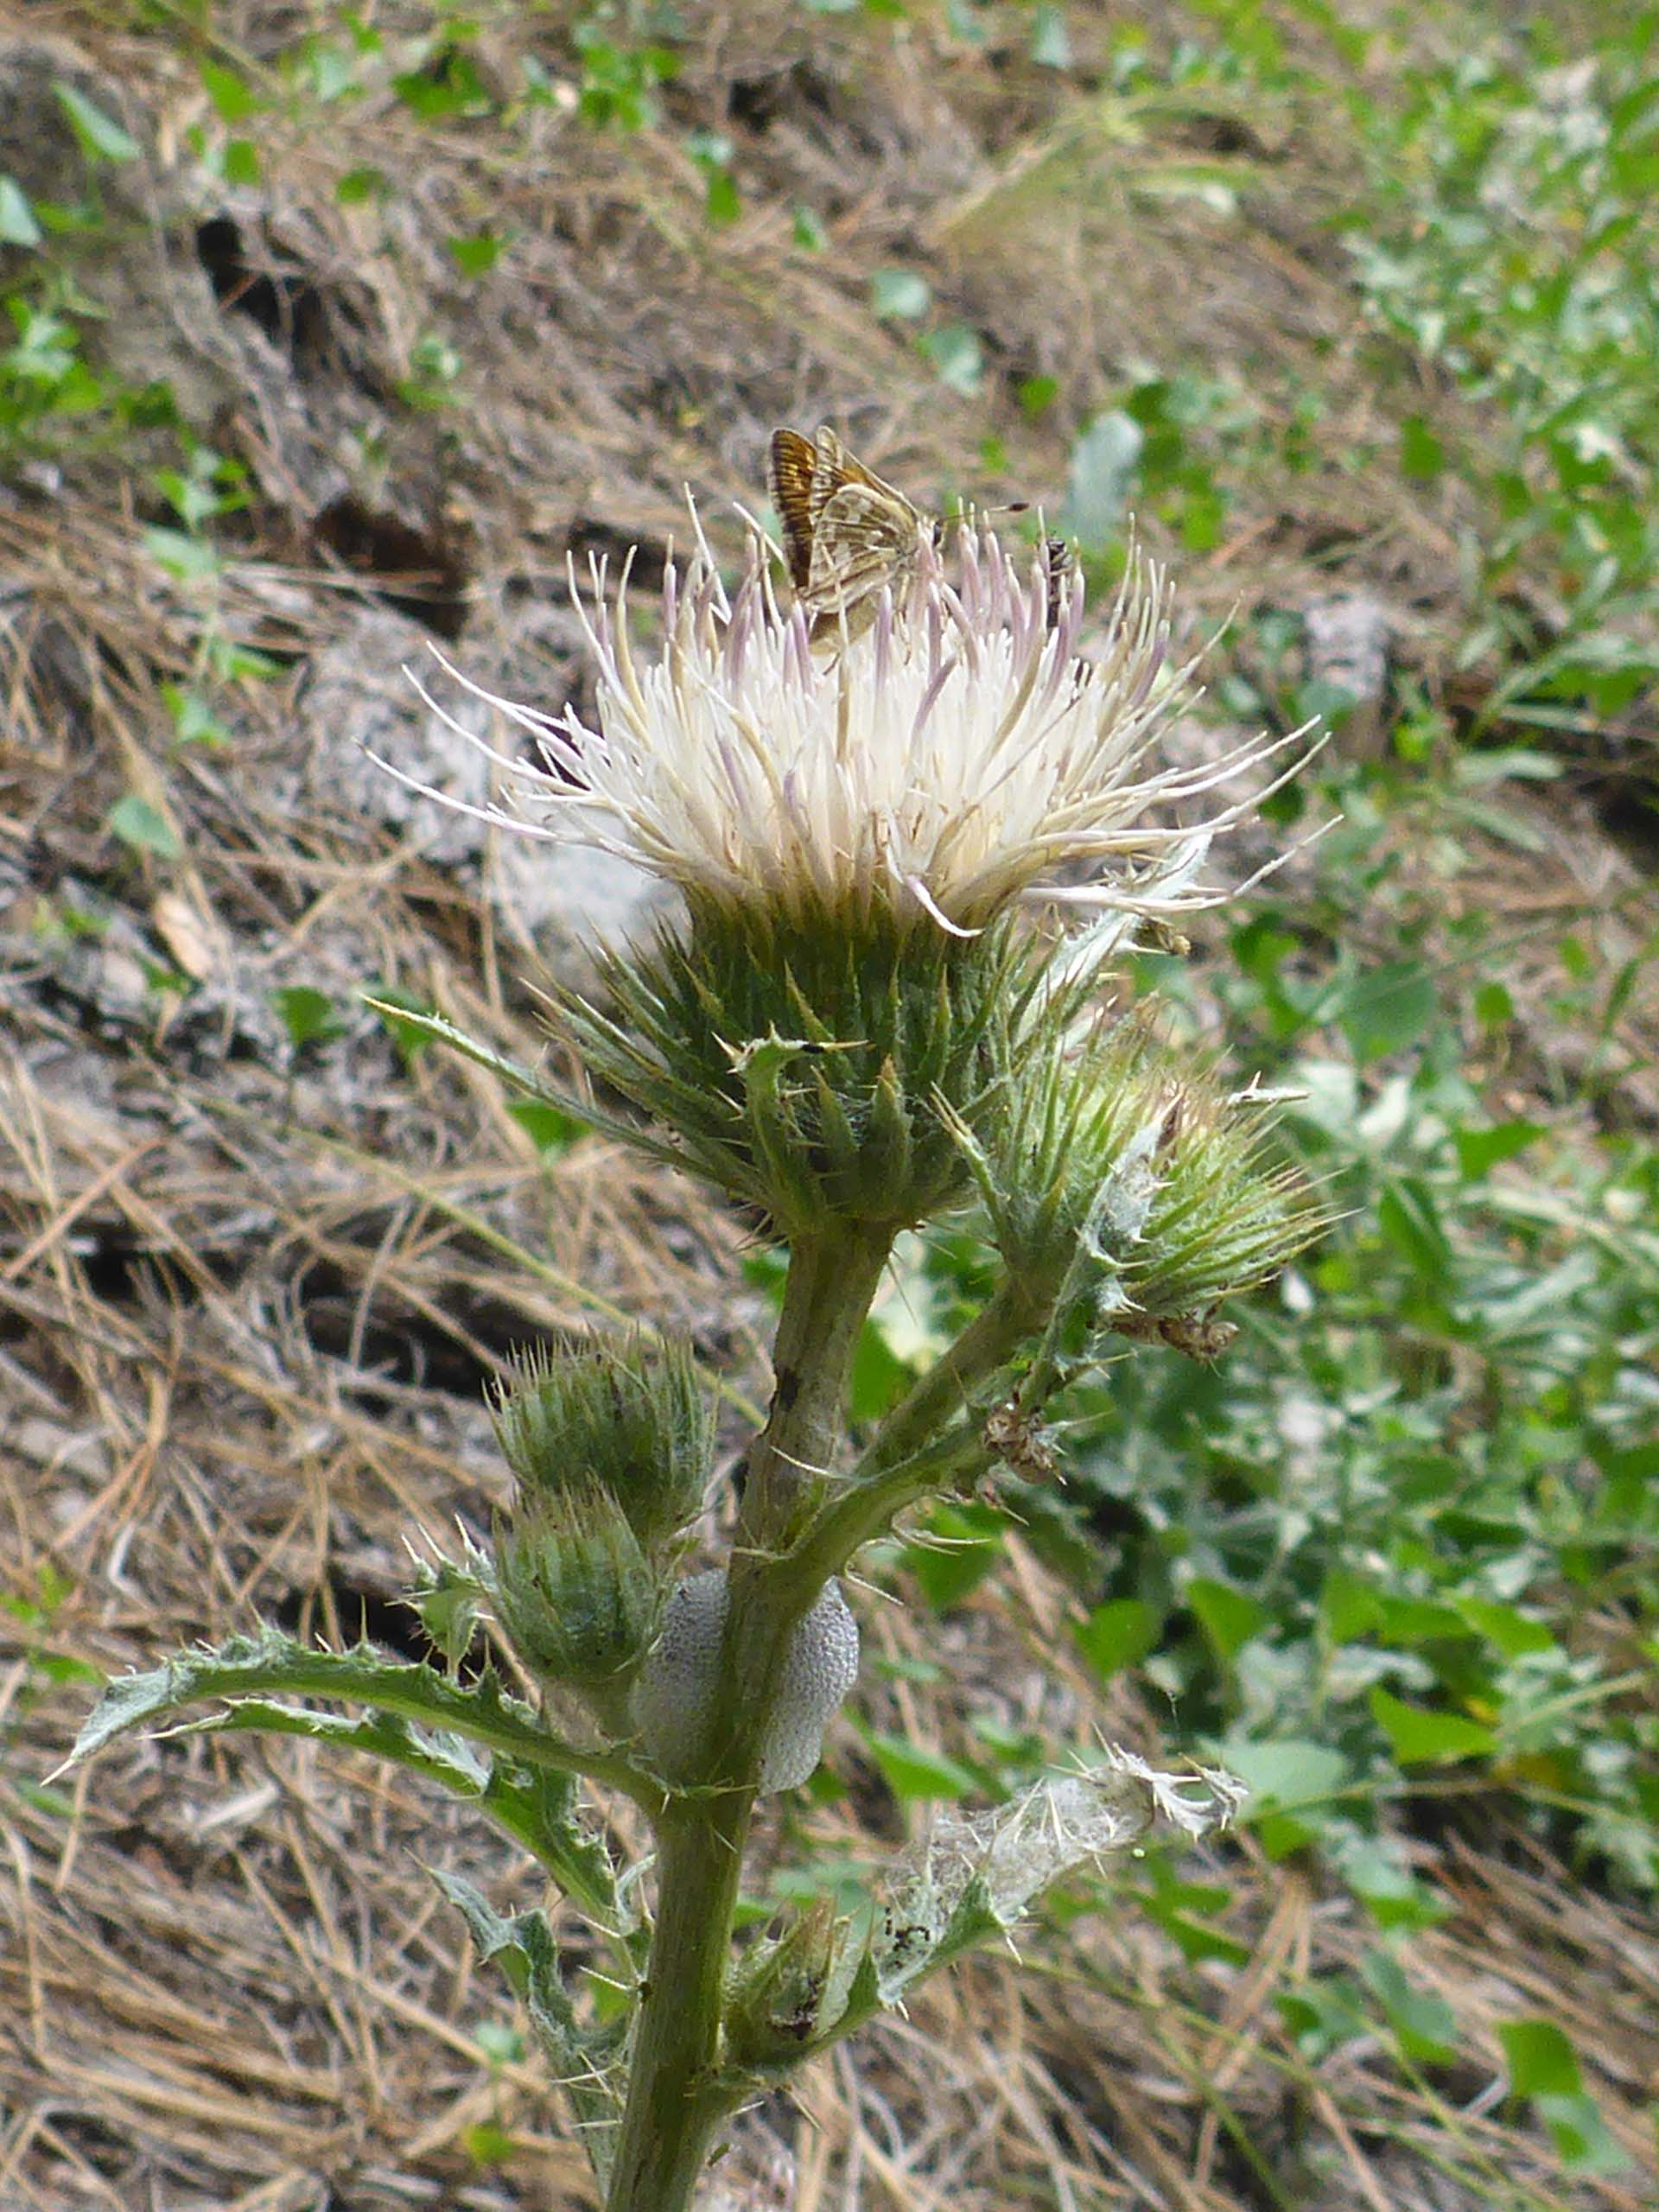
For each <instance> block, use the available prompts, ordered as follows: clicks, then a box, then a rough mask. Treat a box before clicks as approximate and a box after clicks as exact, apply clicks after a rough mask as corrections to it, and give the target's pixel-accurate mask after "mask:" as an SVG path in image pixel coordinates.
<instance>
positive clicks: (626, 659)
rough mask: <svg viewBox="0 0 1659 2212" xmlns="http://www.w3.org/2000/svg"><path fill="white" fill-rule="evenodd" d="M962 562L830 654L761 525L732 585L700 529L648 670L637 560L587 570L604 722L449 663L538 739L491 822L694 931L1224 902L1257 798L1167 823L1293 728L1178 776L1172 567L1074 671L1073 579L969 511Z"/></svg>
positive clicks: (675, 579) (1179, 690)
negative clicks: (556, 844)
mask: <svg viewBox="0 0 1659 2212" xmlns="http://www.w3.org/2000/svg"><path fill="white" fill-rule="evenodd" d="M694 520H695V510H694ZM957 554H958V558H957V563H956V564H955V565H956V569H957V579H956V581H955V582H952V581H950V578H949V577H948V576H947V575H946V572H945V569H944V564H943V563H942V562H941V560H940V559H939V557H938V555H937V554H936V553H935V552H934V551H933V550H932V549H931V547H924V548H923V549H922V550H921V553H920V556H919V558H918V564H917V572H916V575H915V576H914V579H913V581H912V583H911V584H910V586H909V588H908V589H907V590H906V592H905V593H904V594H903V595H902V597H901V598H900V599H899V601H896V602H895V601H894V600H893V596H892V595H891V594H884V595H883V597H882V600H881V601H880V606H879V607H878V610H877V612H876V614H875V617H874V620H873V621H872V622H871V623H870V624H869V626H868V628H867V629H865V630H864V632H862V634H861V635H858V636H850V635H848V636H843V637H842V639H841V640H840V641H839V644H838V645H837V646H836V650H834V651H833V652H831V653H829V655H828V656H826V655H825V654H824V653H823V652H822V651H821V650H820V651H819V652H816V653H815V652H814V651H813V649H812V644H811V639H810V623H809V620H808V617H807V615H806V614H805V613H804V612H803V610H802V609H801V608H800V607H798V606H790V607H785V606H783V605H782V604H780V602H779V599H778V597H777V595H776V594H775V592H774V589H773V587H772V578H771V571H770V568H769V564H768V560H767V556H766V547H765V544H764V542H763V541H762V540H760V538H759V537H751V539H750V541H749V545H748V551H747V563H746V566H745V569H744V572H743V575H742V577H741V581H740V582H739V584H738V586H737V588H736V591H735V593H734V594H733V595H732V596H730V597H729V598H728V594H727V593H726V590H725V588H724V587H723V586H722V584H721V580H720V575H719V573H718V570H717V569H716V567H715V563H714V560H713V557H712V556H711V555H710V553H709V549H708V547H707V544H706V543H705V542H704V541H703V540H702V536H701V531H700V530H699V534H698V548H697V551H696V555H695V556H694V557H693V559H692V561H691V563H690V567H689V569H687V570H686V571H685V573H684V574H683V575H682V574H681V572H680V571H679V570H678V569H677V568H676V566H675V565H674V564H673V563H672V562H671V563H670V565H669V568H668V570H667V574H666V576H665V579H664V586H663V594H662V612H661V633H662V640H663V642H662V645H661V649H660V652H659V653H658V657H657V658H656V659H655V660H653V661H651V662H648V663H647V662H642V661H641V660H640V659H639V658H636V656H635V653H634V651H633V647H632V643H631V640H630V636H629V627H630V614H629V607H628V592H627V571H626V568H625V569H624V572H623V575H622V579H621V581H620V583H619V585H618V586H617V588H616V590H615V592H614V594H613V595H609V594H607V584H606V576H605V570H604V569H603V566H602V565H601V564H595V565H594V568H593V569H592V571H591V585H592V589H591V601H592V604H591V607H588V608H583V609H582V621H583V626H584V627H585V628H586V630H587V633H588V641H589V644H590V645H591V647H592V649H593V652H594V656H595V658H596V660H597V663H598V668H599V685H598V702H597V716H596V719H597V722H598V727H597V728H592V729H590V728H588V727H586V726H585V725H584V724H583V723H582V721H580V720H579V719H578V718H577V716H576V715H575V713H574V711H571V710H569V709H567V711H566V712H565V713H564V714H563V715H560V716H553V715H547V714H543V713H542V712H540V711H539V710H537V709H535V708H532V707H527V706H522V705H518V704H515V703H513V702H511V701H509V700H505V699H501V698H499V697H497V696H495V695H494V694H493V693H490V692H486V691H483V690H480V687H478V686H477V685H475V684H473V683H469V682H468V680H467V678H466V677H464V676H462V675H461V673H460V671H457V670H454V669H453V668H452V667H450V665H449V664H448V662H447V661H446V662H443V666H444V667H445V669H446V671H448V673H449V674H450V675H451V676H453V677H455V679H456V680H457V681H458V682H459V683H461V684H462V685H463V686H464V688H465V689H467V690H469V691H471V692H473V693H474V695H475V696H478V697H480V698H481V699H484V700H485V701H486V702H488V703H489V704H490V705H492V706H493V707H495V708H497V709H499V710H500V711H501V712H503V713H504V714H505V715H507V716H509V717H510V718H511V719H512V721H515V722H517V723H518V724H519V725H520V726H522V727H523V728H526V729H528V730H529V731H530V732H531V733H532V734H533V735H534V736H535V738H536V740H537V752H538V755H539V759H538V760H537V761H534V762H528V763H527V762H523V761H514V760H508V759H506V758H505V756H504V755H501V754H499V753H493V754H492V757H493V759H494V760H496V762H497V765H498V766H499V767H500V768H501V769H502V770H503V771H504V772H505V776H506V779H507V781H508V784H509V786H510V790H511V798H512V810H511V811H509V810H505V809H504V810H501V811H500V812H499V813H497V812H495V810H491V812H492V816H493V818H495V819H497V820H499V821H501V822H503V823H505V824H506V825H508V826H511V827H513V828H516V829H521V830H528V831H529V832H530V834H531V835H533V836H542V837H545V838H549V839H553V840H560V839H569V840H572V841H575V842H582V843H586V844H589V845H594V846H597V847H599V848H601V849H603V850H606V851H608V852H612V853H617V854H620V855H625V856H626V857H627V858H629V859H631V860H632V861H635V862H637V863H638V864H639V866H641V867H643V868H645V869H647V870H649V871H650V872H651V873H652V874H655V875H658V876H660V877H662V878H664V879H665V880H667V881H668V882H670V883H672V884H674V885H676V886H677V887H678V888H679V889H680V890H681V891H682V892H683V893H684V895H685V897H686V899H687V900H688V903H689V904H690V907H691V909H692V912H693V915H694V916H695V915H696V913H697V912H699V911H703V912H708V911H710V910H712V911H713V912H716V913H720V914H723V915H728V916H730V917H733V918H742V917H743V916H745V915H754V914H755V913H756V912H757V910H761V912H762V913H763V915H764V917H765V918H770V919H771V920H772V921H773V922H776V923H778V924H781V925H784V926H785V927H787V926H789V925H791V924H799V923H801V922H803V921H805V920H807V919H809V918H812V917H814V916H817V915H820V914H825V913H828V914H830V915H833V916H836V917H841V918H852V919H854V920H859V919H866V918H878V917H880V918H886V917H895V918H898V919H899V922H900V923H901V924H907V923H909V922H912V921H914V922H915V923H917V924H923V923H927V924H930V925H932V926H934V927H936V928H938V929H942V930H944V931H949V932H950V933H952V934H955V935H964V936H965V935H970V934H973V933H975V932H976V931H979V930H982V928H983V927H984V926H985V925H986V924H987V923H988V921H989V920H990V919H991V918H993V917H994V916H995V915H996V914H997V913H999V912H1001V911H1003V910H1004V909H1005V908H1007V907H1008V906H1010V905H1012V904H1013V903H1014V901H1015V900H1017V899H1021V898H1029V897H1033V896H1039V897H1041V898H1044V899H1050V900H1053V901H1057V902H1058V903H1059V904H1061V905H1064V906H1077V907H1082V908H1084V909H1094V910H1117V911H1118V912H1122V913H1124V914H1126V915H1134V914H1142V915H1147V916H1160V915H1167V914H1174V913H1179V912H1185V911H1187V910H1189V909H1192V908H1193V907H1198V906H1208V905H1213V904H1215V903H1217V899H1219V898H1220V897H1222V896H1223V895H1231V894H1230V893H1228V894H1223V893H1219V892H1217V891H1214V890H1207V889H1205V887H1203V886H1202V885H1201V884H1199V882H1198V880H1197V879H1198V874H1199V871H1200V869H1201V868H1202V866H1203V861H1204V856H1205V853H1206V852H1207V850H1208V848H1209V844H1210V841H1211V838H1212V837H1213V836H1214V835H1215V834H1216V833H1217V831H1219V830H1224V829H1228V828H1229V827H1230V826H1231V825H1232V824H1233V823H1236V821H1237V820H1238V819H1239V818H1240V817H1242V816H1243V815H1244V814H1245V813H1247V812H1248V811H1249V810H1250V809H1251V808H1253V807H1254V806H1255V804H1258V803H1259V800H1260V798H1261V797H1262V793H1260V792H1257V793H1255V795H1253V796H1251V797H1249V798H1237V799H1235V800H1232V801H1230V802H1227V803H1224V804H1220V805H1218V806H1217V807H1215V808H1213V809H1212V810H1211V811H1210V813H1209V814H1208V816H1207V817H1206V818H1204V819H1201V820H1199V821H1198V823H1195V824H1192V825H1189V826H1188V827H1185V828H1182V827H1179V826H1177V825H1176V824H1175V823H1173V822H1172V820H1171V819H1170V814H1169V810H1171V809H1172V808H1176V807H1179V805H1180V804H1181V803H1182V802H1184V801H1186V800H1190V799H1194V798H1203V797H1205V795H1206V794H1209V793H1211V792H1212V791H1217V790H1218V789H1219V787H1221V786H1222V785H1227V784H1230V783H1231V782H1233V781H1234V780H1235V779H1236V778H1237V777H1238V776H1239V775H1241V774H1242V773H1243V772H1246V771H1248V770H1249V769H1251V768H1253V767H1254V766H1256V765H1257V764H1258V763H1260V762H1261V761H1262V760H1266V759H1267V758H1268V756H1269V755H1271V754H1273V753H1276V752H1278V751H1279V750H1280V749H1281V747H1283V746H1285V745H1287V744H1291V743H1293V742H1294V739H1288V738H1281V739H1279V740H1277V741H1270V740H1259V741H1255V742H1252V743H1249V744H1245V745H1242V746H1239V747H1235V748H1234V749H1233V750H1231V751H1230V752H1229V753H1225V754H1224V756H1223V757H1222V758H1221V759H1219V760H1216V761H1214V762H1211V763H1209V764H1205V765H1201V766H1186V767H1182V766H1168V765H1165V764H1161V763H1160V760H1159V759H1158V756H1157V747H1158V741H1159V739H1160V734H1162V732H1163V730H1164V728H1166V724H1167V723H1168V721H1169V720H1170V718H1171V717H1172V715H1173V714H1175V713H1176V712H1177V710H1178V709H1180V708H1181V707H1182V706H1184V705H1185V704H1187V703H1189V702H1191V700H1192V696H1193V689H1192V666H1193V664H1192V663H1191V662H1189V663H1187V664H1185V665H1183V666H1173V667H1172V666H1171V664H1170V663H1171V656H1170V625H1169V614H1168V594H1167V590H1166V581H1165V577H1164V575H1163V572H1162V571H1161V570H1160V569H1159V568H1158V567H1156V566H1155V565H1154V564H1153V563H1149V562H1147V561H1145V560H1143V559H1141V558H1140V557H1139V556H1134V557H1132V558H1131V561H1130V563H1129V567H1128V573H1127V575H1126V576H1125V578H1124V581H1123V583H1122V587H1121V588H1120V590H1119V592H1118V594H1117V597H1116V601H1115V602H1114V604H1113V607H1112V608H1111V611H1110V613H1109V617H1108V620H1107V623H1106V629H1105V635H1104V638H1103V640H1102V642H1101V645H1100V647H1099V650H1098V652H1096V656H1095V658H1092V659H1091V660H1083V659H1081V658H1079V656H1078V641H1079V635H1080V632H1081V630H1082V626H1083V619H1084V592H1083V584H1082V580H1081V578H1080V577H1079V576H1077V575H1076V574H1075V573H1074V574H1072V575H1068V576H1066V577H1065V578H1064V579H1063V580H1062V581H1061V582H1060V585H1059V588H1058V605H1052V604H1051V601H1052V596H1053V587H1052V583H1051V579H1050V575H1049V573H1048V570H1047V568H1046V563H1045V560H1044V556H1043V555H1042V553H1041V551H1040V550H1037V551H1030V552H1028V551H1027V550H1026V549H1020V550H1019V551H1018V552H1009V551H1007V550H1005V549H1004V548H1003V547H1002V545H1001V543H999V542H998V540H997V538H996V537H995V535H994V534H993V533H992V532H991V531H989V530H988V529H986V528H985V527H983V525H982V524H963V526H962V527H961V528H960V529H959V531H957ZM573 589H574V585H573ZM579 603H580V602H579ZM1051 617H1052V619H1051ZM440 658H442V656H440ZM422 696H423V697H426V694H425V693H424V692H423V695H422ZM427 703H428V704H429V706H431V707H432V708H433V709H434V711H435V712H436V713H438V714H440V715H443V710H442V709H441V708H439V707H437V705H436V702H435V701H432V700H431V699H429V698H428V699H427ZM443 719H444V721H446V722H448V725H449V727H450V728H452V729H454V731H455V732H456V733H457V734H459V735H461V736H462V737H464V738H466V739H467V741H469V742H471V743H473V744H475V745H476V744H480V743H481V741H480V740H479V739H478V738H477V737H476V736H475V735H474V734H473V733H471V732H469V731H467V729H466V728H464V727H463V726H462V725H461V723H460V722H458V721H454V719H453V718H452V717H450V716H448V715H443ZM1298 734H1300V733H1298ZM486 749H487V748H486ZM1298 765H1300V763H1299V764H1298ZM1292 772H1294V770H1293V771H1292ZM1273 787H1274V788H1275V789H1276V788H1277V785H1276V784H1275V785H1274V786H1273ZM431 796H434V797H441V796H442V795H441V794H439V793H436V792H434V793H432V794H431Z"/></svg>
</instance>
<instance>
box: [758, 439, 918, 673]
mask: <svg viewBox="0 0 1659 2212" xmlns="http://www.w3.org/2000/svg"><path fill="white" fill-rule="evenodd" d="M768 485H769V488H770V490H771V493H772V505H773V506H774V507H775V508H776V509H777V511H778V518H779V522H780V523H781V524H782V525H783V531H784V557H785V561H786V562H787V563H788V564H789V580H790V582H791V583H792V584H793V585H794V587H795V591H796V595H797V597H798V599H799V601H800V602H801V604H802V606H803V607H804V608H805V609H806V611H807V613H809V614H810V616H811V617H812V641H813V643H814V644H815V645H817V644H819V643H821V642H822V641H823V639H834V638H840V637H842V635H845V636H848V637H856V636H857V635H858V633H859V632H860V631H861V630H863V629H866V628H868V626H869V624H870V623H871V622H872V621H874V619H875V610H876V607H877V605H878V603H879V601H880V595H881V594H882V592H883V591H884V590H887V588H892V589H893V592H894V593H895V594H897V592H898V591H899V589H900V588H902V587H903V586H904V585H905V584H906V582H908V581H909V579H910V577H911V575H912V573H913V571H914V569H915V566H916V562H917V559H918V556H919V555H920V552H921V550H922V548H923V546H924V545H937V544H938V542H939V535H940V528H941V525H940V524H939V522H938V519H937V518H935V517H934V516H931V515H925V514H923V513H922V512H921V511H920V509H919V508H917V507H913V506H912V505H911V503H910V501H909V500H908V499H906V497H905V495H904V493H902V492H899V491H895V490H894V488H893V486H892V485H891V484H888V483H886V482H884V481H883V480H882V479H881V478H880V477H879V476H877V475H876V474H874V472H873V471H872V470H870V469H868V468H866V467H864V465H863V463H862V462H861V461H855V460H854V458H853V456H852V454H849V452H848V450H847V448H846V447H845V446H843V445H842V442H841V440H840V439H839V438H838V437H837V436H836V434H835V432H834V431H833V430H831V429H821V430H819V431H818V433H817V435H816V436H815V437H811V438H806V437H803V436H802V435H801V433H800V432H799V431H798V430H774V431H773V432H772V452H771V462H770V467H769V470H768Z"/></svg>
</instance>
